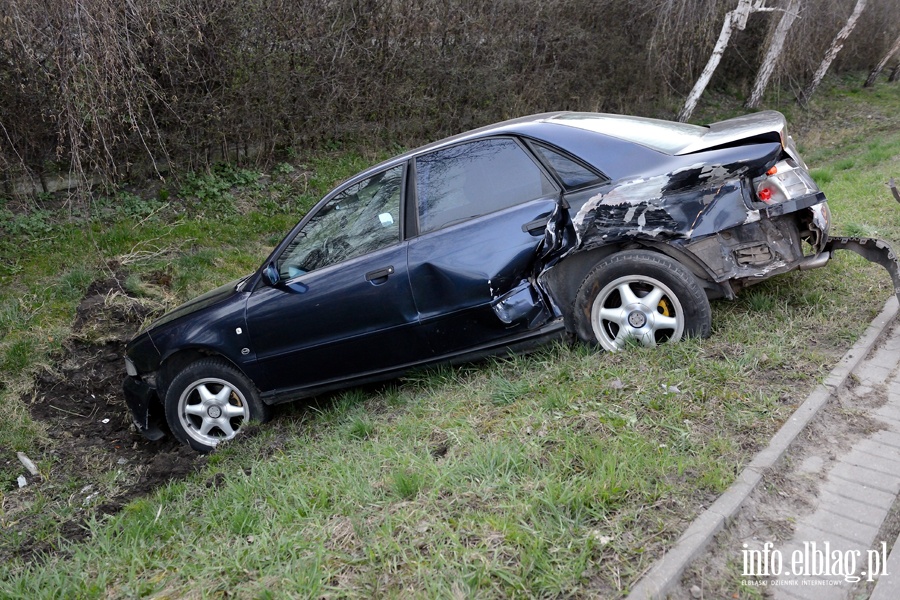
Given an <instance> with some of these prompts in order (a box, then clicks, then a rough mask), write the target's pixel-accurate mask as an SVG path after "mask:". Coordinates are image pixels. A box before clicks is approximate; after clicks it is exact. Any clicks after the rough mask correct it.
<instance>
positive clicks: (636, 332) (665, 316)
mask: <svg viewBox="0 0 900 600" xmlns="http://www.w3.org/2000/svg"><path fill="white" fill-rule="evenodd" d="M710 315H711V311H710V307H709V299H708V298H707V297H706V293H705V292H704V291H703V288H702V287H701V285H700V283H699V282H698V281H697V278H696V277H694V275H693V274H692V273H691V272H690V271H688V270H687V269H686V268H685V267H684V266H682V265H681V263H679V262H678V261H676V260H674V259H671V258H669V257H668V256H666V255H664V254H660V253H658V252H650V251H648V250H626V251H623V252H618V253H616V254H613V255H610V256H607V257H606V258H604V259H603V260H601V261H600V262H598V263H597V264H596V265H595V266H594V268H593V269H591V271H590V273H588V275H587V277H585V279H584V281H583V282H582V284H581V286H580V287H579V288H578V293H577V294H576V295H575V303H574V306H573V321H574V323H575V328H576V333H577V335H578V337H579V338H580V339H581V340H582V341H585V342H588V343H590V344H599V345H600V346H602V347H603V348H604V349H605V350H609V351H611V352H615V351H616V350H620V349H621V348H623V347H624V346H625V345H626V344H628V343H630V342H632V341H635V342H638V343H640V344H642V345H644V346H656V345H657V344H660V343H664V342H669V341H672V342H675V341H678V340H680V339H682V338H683V337H685V336H691V337H708V336H709V334H710V321H711V316H710Z"/></svg>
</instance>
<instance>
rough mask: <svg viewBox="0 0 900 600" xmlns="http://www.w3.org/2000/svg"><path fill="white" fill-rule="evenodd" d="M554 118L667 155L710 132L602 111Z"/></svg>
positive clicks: (572, 125)
mask: <svg viewBox="0 0 900 600" xmlns="http://www.w3.org/2000/svg"><path fill="white" fill-rule="evenodd" d="M550 120H551V121H553V122H556V123H559V124H561V125H568V126H570V127H578V128H579V129H585V130H587V131H593V132H595V133H602V134H605V135H609V136H612V137H615V138H619V139H622V140H628V141H631V142H635V143H637V144H641V145H642V146H647V147H648V148H652V149H653V150H657V151H659V152H665V153H666V154H675V153H677V152H678V151H679V150H681V149H682V148H686V147H687V146H688V145H689V144H691V143H693V142H695V141H697V140H698V139H699V138H701V137H703V135H704V134H705V133H706V132H707V131H708V129H707V128H706V127H701V126H699V125H689V124H687V123H673V122H672V121H660V120H659V119H646V118H644V117H626V116H620V115H607V114H599V113H566V114H564V115H560V116H558V117H553V118H552V119H550Z"/></svg>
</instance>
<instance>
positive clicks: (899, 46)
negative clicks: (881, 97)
mask: <svg viewBox="0 0 900 600" xmlns="http://www.w3.org/2000/svg"><path fill="white" fill-rule="evenodd" d="M897 52H900V37H898V38H897V41H896V42H894V45H893V46H891V49H890V50H888V53H887V54H885V55H884V58H882V59H881V62H880V63H878V66H877V67H875V68H874V69H872V72H871V73H869V78H868V79H866V82H865V83H864V84H863V87H869V86H871V85H873V84H874V83H875V80H876V79H878V76H879V75H881V71H882V70H883V69H884V68H885V67H886V66H887V64H888V61H890V60H891V58H892V57H893V56H894V55H895V54H897ZM892 75H893V74H892Z"/></svg>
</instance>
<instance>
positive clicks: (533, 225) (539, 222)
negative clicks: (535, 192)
mask: <svg viewBox="0 0 900 600" xmlns="http://www.w3.org/2000/svg"><path fill="white" fill-rule="evenodd" d="M549 218H550V215H549V214H546V215H543V216H541V217H538V218H537V219H535V220H534V221H529V222H528V223H525V224H524V225H522V231H524V232H525V233H529V234H531V235H535V236H536V235H541V234H542V233H544V230H545V229H546V228H547V221H548V219H549Z"/></svg>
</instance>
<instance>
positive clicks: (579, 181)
mask: <svg viewBox="0 0 900 600" xmlns="http://www.w3.org/2000/svg"><path fill="white" fill-rule="evenodd" d="M534 148H535V149H536V150H537V152H538V154H540V155H541V157H542V158H543V159H544V160H546V161H547V164H549V165H550V167H551V168H552V169H553V170H554V171H556V174H557V175H558V176H559V179H560V181H562V182H563V185H564V186H566V187H567V188H577V187H581V186H585V185H588V184H591V183H597V182H599V181H605V180H606V178H605V177H603V176H602V175H599V174H598V173H595V172H594V171H592V170H591V169H589V168H587V167H585V166H584V165H582V164H581V163H578V162H576V161H575V160H573V159H571V158H569V157H568V156H566V155H564V154H561V153H559V152H557V151H556V150H552V149H550V148H548V147H547V146H542V145H540V144H534Z"/></svg>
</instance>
